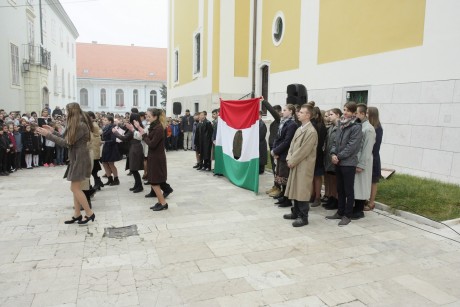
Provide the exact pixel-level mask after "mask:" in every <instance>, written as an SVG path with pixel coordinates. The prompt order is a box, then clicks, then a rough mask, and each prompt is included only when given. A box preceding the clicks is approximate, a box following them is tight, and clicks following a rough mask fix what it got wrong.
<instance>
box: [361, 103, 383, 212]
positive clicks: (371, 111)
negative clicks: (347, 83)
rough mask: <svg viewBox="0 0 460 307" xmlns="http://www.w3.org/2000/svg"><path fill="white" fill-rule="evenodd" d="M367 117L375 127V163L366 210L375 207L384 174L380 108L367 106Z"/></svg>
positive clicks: (373, 152)
mask: <svg viewBox="0 0 460 307" xmlns="http://www.w3.org/2000/svg"><path fill="white" fill-rule="evenodd" d="M367 117H368V118H369V123H370V124H371V125H372V126H373V127H374V129H375V144H374V148H373V149H372V155H373V158H374V159H373V164H372V185H371V197H370V198H369V204H368V205H367V206H366V207H365V208H364V210H365V211H369V210H373V209H374V208H375V197H376V196H377V183H378V182H379V181H380V177H381V176H382V165H381V162H380V145H382V139H383V128H382V124H381V123H380V119H379V109H377V108H376V107H369V108H367Z"/></svg>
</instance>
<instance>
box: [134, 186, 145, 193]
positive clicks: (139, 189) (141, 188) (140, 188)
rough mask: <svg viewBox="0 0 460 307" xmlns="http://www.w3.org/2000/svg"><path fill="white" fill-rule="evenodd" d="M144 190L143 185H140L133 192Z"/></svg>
mask: <svg viewBox="0 0 460 307" xmlns="http://www.w3.org/2000/svg"><path fill="white" fill-rule="evenodd" d="M142 191H144V188H143V187H138V188H136V189H134V190H133V193H140V192H142Z"/></svg>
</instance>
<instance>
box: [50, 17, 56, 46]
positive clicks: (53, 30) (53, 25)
mask: <svg viewBox="0 0 460 307" xmlns="http://www.w3.org/2000/svg"><path fill="white" fill-rule="evenodd" d="M51 41H52V42H53V43H56V20H54V18H52V19H51Z"/></svg>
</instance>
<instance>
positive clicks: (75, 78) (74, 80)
mask: <svg viewBox="0 0 460 307" xmlns="http://www.w3.org/2000/svg"><path fill="white" fill-rule="evenodd" d="M73 88H74V89H76V88H77V77H75V75H73ZM73 99H75V95H73Z"/></svg>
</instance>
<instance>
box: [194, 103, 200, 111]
mask: <svg viewBox="0 0 460 307" xmlns="http://www.w3.org/2000/svg"><path fill="white" fill-rule="evenodd" d="M198 112H200V103H198V102H195V113H198Z"/></svg>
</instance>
